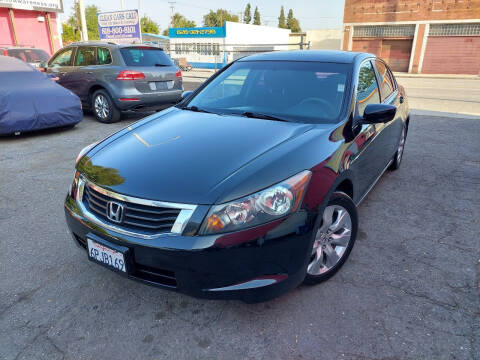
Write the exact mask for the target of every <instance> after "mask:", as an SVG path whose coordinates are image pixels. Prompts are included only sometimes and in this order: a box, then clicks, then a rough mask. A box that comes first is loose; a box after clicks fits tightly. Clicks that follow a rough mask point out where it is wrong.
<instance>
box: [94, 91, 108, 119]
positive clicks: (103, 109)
mask: <svg viewBox="0 0 480 360" xmlns="http://www.w3.org/2000/svg"><path fill="white" fill-rule="evenodd" d="M95 112H96V114H97V116H98V117H100V118H101V119H106V118H107V117H108V115H109V113H110V106H109V104H108V100H107V98H106V97H105V96H104V95H102V94H99V95H97V97H96V98H95Z"/></svg>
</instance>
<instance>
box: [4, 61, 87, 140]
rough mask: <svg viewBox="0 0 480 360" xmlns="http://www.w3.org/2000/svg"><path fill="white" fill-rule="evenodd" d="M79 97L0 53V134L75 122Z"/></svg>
mask: <svg viewBox="0 0 480 360" xmlns="http://www.w3.org/2000/svg"><path fill="white" fill-rule="evenodd" d="M81 120H82V108H81V104H80V99H79V98H78V97H77V96H76V95H75V94H73V93H72V92H71V91H70V90H67V89H65V88H64V87H62V86H60V85H58V84H57V83H56V82H55V81H53V80H51V79H50V78H49V77H48V76H47V75H46V74H44V73H42V72H39V71H37V70H34V69H33V68H32V67H31V66H30V65H28V64H27V63H24V62H23V61H21V60H18V59H15V58H11V57H7V56H0V134H12V133H15V132H26V131H31V130H37V129H46V128H51V127H62V126H69V125H74V124H77V123H78V122H80V121H81Z"/></svg>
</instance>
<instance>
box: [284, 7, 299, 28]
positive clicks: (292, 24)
mask: <svg viewBox="0 0 480 360" xmlns="http://www.w3.org/2000/svg"><path fill="white" fill-rule="evenodd" d="M287 28H288V29H290V30H291V31H292V32H293V33H298V32H301V31H302V29H301V28H300V22H299V21H298V20H297V19H296V18H294V17H293V10H292V9H290V10H288V16H287Z"/></svg>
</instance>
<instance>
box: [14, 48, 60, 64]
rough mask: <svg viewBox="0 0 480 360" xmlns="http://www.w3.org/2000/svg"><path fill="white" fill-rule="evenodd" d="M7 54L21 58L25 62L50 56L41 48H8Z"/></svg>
mask: <svg viewBox="0 0 480 360" xmlns="http://www.w3.org/2000/svg"><path fill="white" fill-rule="evenodd" d="M8 55H10V56H13V57H16V58H18V59H21V60H23V61H25V62H31V63H33V62H42V61H48V59H49V58H50V56H49V55H48V54H47V53H46V52H45V51H43V50H41V49H10V50H8Z"/></svg>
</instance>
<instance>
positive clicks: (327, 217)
mask: <svg viewBox="0 0 480 360" xmlns="http://www.w3.org/2000/svg"><path fill="white" fill-rule="evenodd" d="M351 237H352V219H351V217H350V214H349V213H348V211H347V210H346V209H345V208H344V207H343V206H340V205H330V206H327V207H326V208H325V211H324V213H323V217H322V225H321V226H320V228H319V229H318V231H317V234H316V236H315V241H314V243H313V248H312V256H311V259H310V264H309V265H308V268H307V273H308V274H310V275H320V274H324V273H326V272H327V271H329V270H330V269H332V268H333V267H334V266H335V265H336V264H337V263H338V262H339V261H340V260H341V258H342V257H343V256H344V255H345V251H346V249H347V247H348V245H349V243H350V239H351Z"/></svg>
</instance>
